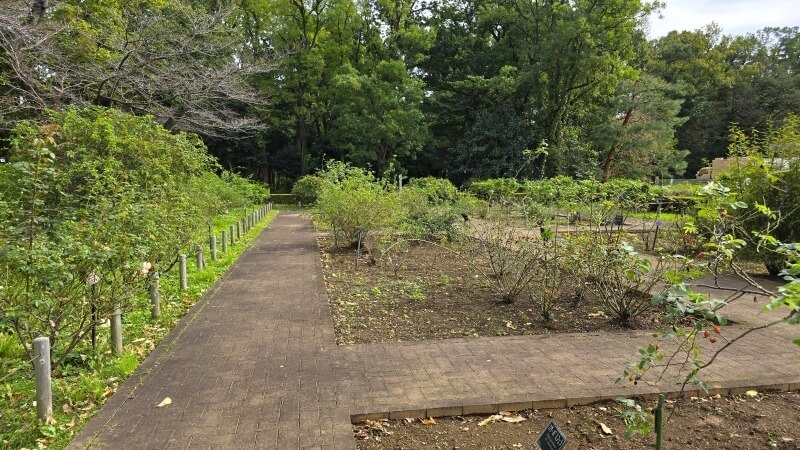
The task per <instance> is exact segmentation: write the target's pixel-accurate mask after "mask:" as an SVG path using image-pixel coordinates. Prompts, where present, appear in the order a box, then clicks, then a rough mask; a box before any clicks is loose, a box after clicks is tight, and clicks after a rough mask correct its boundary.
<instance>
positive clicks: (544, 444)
mask: <svg viewBox="0 0 800 450" xmlns="http://www.w3.org/2000/svg"><path fill="white" fill-rule="evenodd" d="M566 445H567V435H565V434H564V432H563V431H561V428H558V425H556V423H555V422H554V421H552V420H551V421H550V423H549V424H547V428H545V429H544V431H542V434H541V435H539V439H537V440H536V446H537V447H539V448H540V449H541V450H562V449H563V448H564V447H565V446H566Z"/></svg>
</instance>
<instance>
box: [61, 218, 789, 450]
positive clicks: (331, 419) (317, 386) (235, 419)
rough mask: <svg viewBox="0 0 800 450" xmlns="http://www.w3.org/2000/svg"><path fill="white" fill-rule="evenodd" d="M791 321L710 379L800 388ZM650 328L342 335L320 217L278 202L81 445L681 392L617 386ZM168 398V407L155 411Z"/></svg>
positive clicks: (724, 386)
mask: <svg viewBox="0 0 800 450" xmlns="http://www.w3.org/2000/svg"><path fill="white" fill-rule="evenodd" d="M753 308H754V307H753V306H752V305H748V304H747V303H744V302H741V303H740V304H738V305H737V306H736V309H734V310H733V311H734V313H735V314H733V315H734V319H737V320H738V321H740V322H745V321H748V322H752V320H751V319H750V317H751V316H752V312H753ZM766 319H767V318H766V317H762V316H756V318H755V320H756V321H759V320H766ZM737 326H738V327H742V326H744V325H737ZM787 329H788V327H786V326H779V327H775V328H773V329H770V330H767V331H765V332H763V333H760V334H758V335H755V336H752V337H750V338H748V339H746V340H743V341H741V342H739V343H737V344H736V347H735V348H734V349H732V350H731V351H729V352H727V353H724V354H723V356H721V357H720V358H719V359H718V361H717V362H716V363H715V364H714V365H713V366H712V367H710V368H709V370H708V372H707V373H706V376H705V377H706V379H707V380H709V381H710V382H711V385H712V386H714V387H715V391H714V392H721V393H727V392H729V391H731V390H733V391H734V392H739V391H741V390H744V389H747V388H750V387H753V386H772V387H775V388H783V389H786V388H800V349H798V348H797V346H795V345H793V344H792V343H791V333H788V332H787ZM789 331H793V330H789ZM650 339H651V337H650V334H649V333H647V332H622V333H576V334H558V335H552V336H515V337H494V338H480V339H448V340H436V341H423V342H407V343H406V342H404V343H384V344H364V345H353V346H341V347H339V346H337V345H336V344H335V339H334V330H333V323H332V320H331V317H330V312H329V308H328V302H327V295H326V292H325V286H324V281H323V276H322V266H321V263H320V259H319V255H318V250H317V245H316V240H315V231H314V228H313V227H312V225H311V223H310V221H308V220H307V219H305V218H303V217H301V216H300V215H299V214H296V213H281V214H280V215H279V216H278V217H277V218H276V219H275V220H274V221H273V223H272V224H271V225H270V227H269V228H268V229H267V230H265V231H264V232H263V233H262V235H261V236H260V237H259V238H258V240H257V241H256V243H255V245H254V246H253V248H252V249H250V250H249V251H247V252H246V253H245V254H244V255H243V256H242V257H241V259H240V260H239V261H238V262H237V263H236V264H235V265H234V267H233V268H232V269H231V270H230V271H229V272H228V274H227V275H226V276H225V277H224V278H223V279H222V280H221V281H220V283H218V284H217V286H216V287H215V289H214V290H213V291H212V292H210V293H209V294H208V295H206V297H205V298H204V299H203V300H202V301H201V302H200V303H199V304H198V305H197V306H196V307H195V308H194V309H193V310H192V311H191V312H190V313H189V315H187V317H186V318H184V320H183V321H182V322H181V323H180V324H179V325H178V327H177V328H176V329H175V330H174V331H173V332H172V333H171V335H170V336H169V337H168V338H167V339H165V341H164V343H162V345H160V346H159V347H158V348H157V349H156V351H155V352H154V353H153V354H152V355H151V356H150V357H149V358H148V359H147V360H146V361H145V362H144V363H143V364H142V366H141V367H140V368H139V369H138V370H137V371H136V373H135V374H134V376H132V377H131V378H130V379H129V380H128V381H126V382H125V383H124V384H123V386H122V387H121V388H120V390H119V391H118V392H117V393H116V394H114V395H113V396H112V397H111V398H110V399H109V400H108V402H106V404H105V405H104V407H103V408H102V410H101V411H100V413H98V415H97V416H96V417H95V418H93V419H92V420H91V421H90V422H89V424H87V426H86V427H85V428H84V430H83V431H82V433H81V434H80V435H79V436H77V437H76V438H75V439H74V440H73V442H72V443H71V444H70V447H69V448H75V449H77V448H87V447H103V446H105V447H109V448H115V449H116V448H171V449H172V448H264V449H271V448H303V449H306V448H329V449H333V448H336V449H338V448H354V447H355V442H354V440H353V436H352V429H351V426H350V423H351V419H352V420H360V419H363V418H365V417H375V418H377V417H387V416H388V417H400V418H402V417H421V416H424V415H428V416H431V415H432V416H438V415H452V414H469V413H489V412H495V411H498V410H506V409H523V408H528V407H531V406H533V407H537V408H544V407H557V406H564V405H569V404H579V403H587V402H590V401H594V400H597V399H600V398H613V397H616V396H619V395H634V394H653V393H656V392H659V391H676V390H677V389H678V388H679V385H678V384H677V380H678V378H677V374H671V375H670V376H668V377H666V378H665V379H664V380H662V382H660V383H659V384H657V385H654V386H644V385H641V386H638V387H636V388H622V387H620V386H618V385H615V383H614V379H615V378H616V377H617V376H618V375H619V374H620V372H621V370H622V368H623V365H624V363H625V361H626V360H630V359H631V358H632V356H633V354H634V353H635V351H636V349H637V348H639V347H641V346H643V345H646V343H647V342H649V340H650ZM164 397H170V398H171V399H172V404H171V405H169V406H167V407H164V408H156V407H155V405H157V404H158V403H159V402H160V401H161V400H162V399H163V398H164Z"/></svg>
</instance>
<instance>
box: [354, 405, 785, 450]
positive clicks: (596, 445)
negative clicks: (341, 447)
mask: <svg viewBox="0 0 800 450" xmlns="http://www.w3.org/2000/svg"><path fill="white" fill-rule="evenodd" d="M643 406H646V407H647V408H652V407H654V406H655V404H654V402H646V403H645V404H643ZM666 406H667V416H669V414H670V411H672V410H673V409H674V413H673V414H672V416H671V417H670V418H669V420H668V421H667V422H666V424H665V434H664V436H665V437H664V448H665V449H730V450H740V449H764V448H777V449H784V450H788V449H795V450H797V449H800V427H798V420H800V392H783V393H769V394H762V393H760V394H758V395H757V396H756V397H754V398H750V397H747V396H734V397H721V398H711V399H690V400H681V401H680V402H679V403H677V404H676V403H673V402H670V401H668V402H667V405H666ZM676 406H677V407H676ZM618 407H619V404H618V403H616V402H604V403H597V404H594V405H588V406H580V407H572V408H563V409H554V410H529V411H523V412H521V413H520V415H521V416H522V417H524V418H526V419H527V420H525V421H523V422H520V423H503V422H494V423H489V424H487V425H485V426H479V425H478V423H479V422H480V421H481V420H483V419H485V418H486V417H487V416H486V415H484V416H466V417H450V418H442V419H437V420H436V422H437V423H436V424H432V425H425V424H422V423H421V422H420V421H418V420H415V421H412V422H410V423H409V422H407V421H402V420H400V421H382V422H380V424H379V425H377V427H376V424H375V423H373V424H372V425H368V424H359V425H355V426H354V435H355V437H356V439H357V445H358V448H359V449H361V450H369V449H458V448H462V449H488V448H491V449H532V448H536V444H535V441H536V439H537V438H538V437H539V434H540V433H541V432H542V430H544V429H545V427H546V426H547V424H548V423H549V421H550V420H551V419H552V420H555V422H556V423H557V424H558V425H559V427H560V428H561V429H562V430H563V431H564V433H565V434H566V436H567V447H566V448H567V449H578V448H581V449H583V448H586V449H620V448H625V449H652V448H654V445H655V437H654V435H652V434H651V435H650V436H649V437H642V436H640V435H639V436H635V437H633V438H631V439H630V440H628V439H625V437H624V434H625V424H624V422H623V420H622V419H621V417H620V414H619V413H617V412H616V411H615V409H616V408H618ZM600 423H603V424H605V425H607V426H608V427H609V428H610V429H611V431H612V433H613V434H612V435H607V434H604V433H603V432H602V430H601V428H600Z"/></svg>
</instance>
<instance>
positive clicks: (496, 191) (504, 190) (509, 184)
mask: <svg viewBox="0 0 800 450" xmlns="http://www.w3.org/2000/svg"><path fill="white" fill-rule="evenodd" d="M521 188H522V185H521V184H520V183H519V181H517V180H516V179H514V178H494V179H489V180H484V181H474V182H472V183H470V185H469V186H468V187H467V192H470V193H472V194H474V195H475V196H476V197H478V198H480V199H483V200H487V201H489V200H494V201H502V200H509V199H511V197H512V196H513V195H514V194H516V193H517V192H519V191H520V189H521Z"/></svg>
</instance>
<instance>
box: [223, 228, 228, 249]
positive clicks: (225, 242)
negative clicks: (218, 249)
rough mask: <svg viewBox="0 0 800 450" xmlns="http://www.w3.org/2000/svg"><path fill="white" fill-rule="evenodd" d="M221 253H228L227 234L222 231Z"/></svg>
mask: <svg viewBox="0 0 800 450" xmlns="http://www.w3.org/2000/svg"><path fill="white" fill-rule="evenodd" d="M222 253H228V232H227V231H225V230H222Z"/></svg>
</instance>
